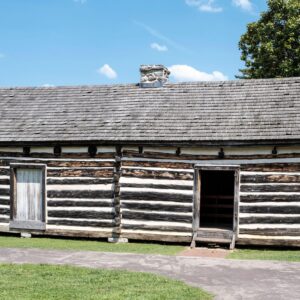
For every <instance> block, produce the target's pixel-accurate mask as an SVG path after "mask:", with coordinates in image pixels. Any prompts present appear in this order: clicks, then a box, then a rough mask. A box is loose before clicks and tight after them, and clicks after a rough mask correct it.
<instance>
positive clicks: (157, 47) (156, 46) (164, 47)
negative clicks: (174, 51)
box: [150, 43, 168, 52]
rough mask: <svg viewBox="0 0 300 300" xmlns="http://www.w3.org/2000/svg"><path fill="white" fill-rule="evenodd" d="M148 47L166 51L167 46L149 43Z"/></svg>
mask: <svg viewBox="0 0 300 300" xmlns="http://www.w3.org/2000/svg"><path fill="white" fill-rule="evenodd" d="M150 47H151V48H152V49H154V50H157V51H159V52H165V51H168V47H167V46H166V45H160V44H158V43H152V44H151V45H150Z"/></svg>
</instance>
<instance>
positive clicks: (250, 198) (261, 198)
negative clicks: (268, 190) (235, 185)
mask: <svg viewBox="0 0 300 300" xmlns="http://www.w3.org/2000/svg"><path fill="white" fill-rule="evenodd" d="M299 199H300V196H299V195H293V194H290V195H289V194H286V195H276V194H274V195H262V194H259V195H240V202H249V203H252V202H272V201H274V202H299Z"/></svg>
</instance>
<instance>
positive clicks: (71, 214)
mask: <svg viewBox="0 0 300 300" xmlns="http://www.w3.org/2000/svg"><path fill="white" fill-rule="evenodd" d="M48 216H49V217H54V218H74V219H113V217H114V213H112V212H107V211H92V210H63V209H61V210H49V211H48Z"/></svg>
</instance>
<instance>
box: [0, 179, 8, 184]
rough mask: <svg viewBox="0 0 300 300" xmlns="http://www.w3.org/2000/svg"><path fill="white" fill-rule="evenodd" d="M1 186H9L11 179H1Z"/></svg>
mask: <svg viewBox="0 0 300 300" xmlns="http://www.w3.org/2000/svg"><path fill="white" fill-rule="evenodd" d="M0 185H9V178H0Z"/></svg>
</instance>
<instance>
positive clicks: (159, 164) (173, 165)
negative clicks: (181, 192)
mask: <svg viewBox="0 0 300 300" xmlns="http://www.w3.org/2000/svg"><path fill="white" fill-rule="evenodd" d="M122 166H134V167H137V168H138V167H158V168H167V169H168V168H169V169H193V168H194V163H192V162H191V163H188V162H168V161H166V162H162V161H147V160H142V161H139V160H136V161H130V160H126V158H124V159H122Z"/></svg>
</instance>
